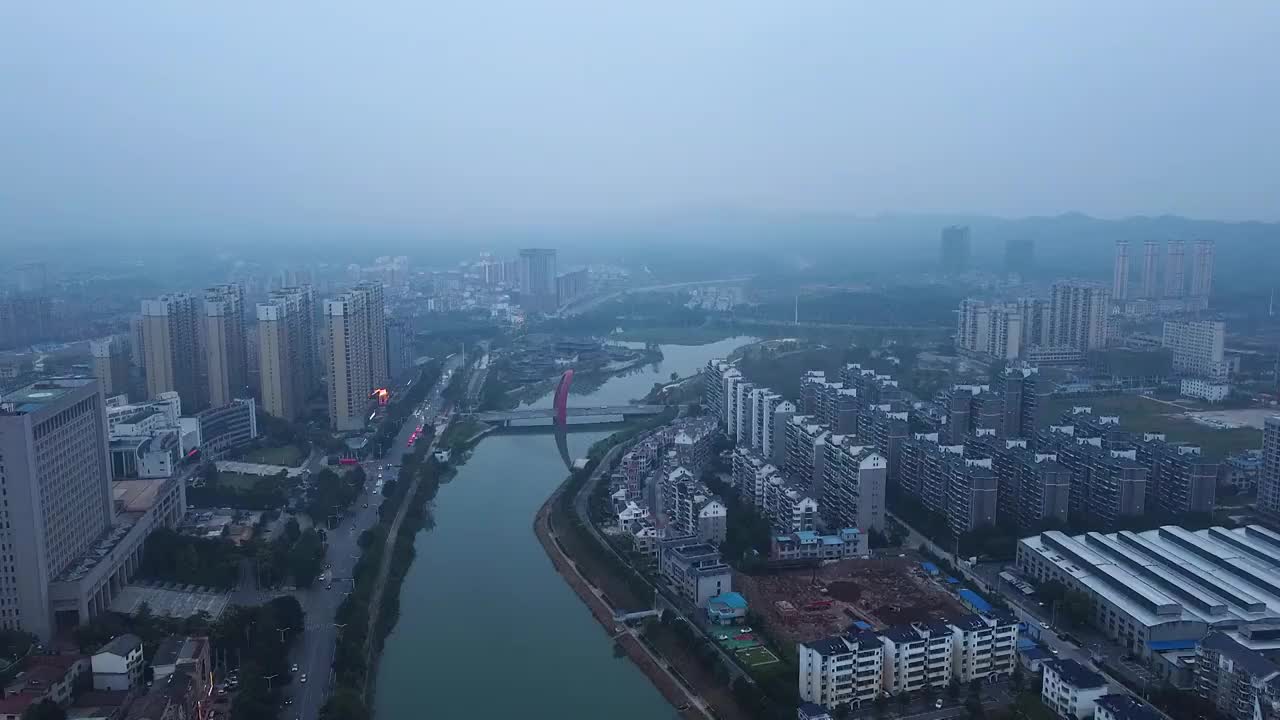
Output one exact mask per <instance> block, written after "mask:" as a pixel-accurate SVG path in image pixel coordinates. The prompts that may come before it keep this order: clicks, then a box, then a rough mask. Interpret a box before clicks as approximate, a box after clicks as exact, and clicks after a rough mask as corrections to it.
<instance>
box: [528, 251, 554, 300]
mask: <svg viewBox="0 0 1280 720" xmlns="http://www.w3.org/2000/svg"><path fill="white" fill-rule="evenodd" d="M520 305H521V307H523V308H524V309H525V310H526V311H529V312H553V311H554V310H555V309H556V251H555V250H550V249H546V248H525V249H523V250H521V251H520Z"/></svg>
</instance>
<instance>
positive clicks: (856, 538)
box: [770, 528, 867, 560]
mask: <svg viewBox="0 0 1280 720" xmlns="http://www.w3.org/2000/svg"><path fill="white" fill-rule="evenodd" d="M866 555H867V535H866V533H863V532H860V531H859V530H858V529H857V528H844V529H842V530H839V531H837V532H835V533H832V534H829V535H819V534H818V533H816V532H814V531H812V530H801V531H799V532H793V533H788V534H786V535H775V536H774V538H773V546H772V550H771V552H770V557H771V558H772V559H774V560H847V559H849V558H858V557H866Z"/></svg>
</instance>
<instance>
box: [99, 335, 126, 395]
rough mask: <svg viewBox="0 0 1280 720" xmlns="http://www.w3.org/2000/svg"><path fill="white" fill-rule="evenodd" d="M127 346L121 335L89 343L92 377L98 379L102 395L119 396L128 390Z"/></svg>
mask: <svg viewBox="0 0 1280 720" xmlns="http://www.w3.org/2000/svg"><path fill="white" fill-rule="evenodd" d="M128 344H129V343H128V340H127V339H126V338H125V337H124V336H121V335H112V336H111V337H106V338H102V339H101V340H90V341H89V352H90V354H91V355H93V376H94V377H95V378H97V379H98V383H99V384H100V385H101V386H102V393H103V394H104V395H119V394H121V393H125V392H128V390H129V353H128Z"/></svg>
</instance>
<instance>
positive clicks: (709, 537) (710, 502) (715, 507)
mask: <svg viewBox="0 0 1280 720" xmlns="http://www.w3.org/2000/svg"><path fill="white" fill-rule="evenodd" d="M694 511H695V514H696V515H697V528H696V533H695V534H696V535H697V536H698V539H699V540H701V541H702V542H708V543H715V544H716V545H719V544H720V543H722V542H724V538H725V535H726V534H727V533H728V532H729V511H728V509H727V508H726V507H725V506H724V503H722V502H720V501H719V500H717V499H716V498H703V499H702V500H701V501H699V502H698V504H697V507H695V508H694Z"/></svg>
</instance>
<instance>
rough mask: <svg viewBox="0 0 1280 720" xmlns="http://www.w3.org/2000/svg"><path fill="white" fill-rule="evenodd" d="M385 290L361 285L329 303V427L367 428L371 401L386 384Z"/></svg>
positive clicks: (342, 429) (374, 286)
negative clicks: (370, 398) (383, 300)
mask: <svg viewBox="0 0 1280 720" xmlns="http://www.w3.org/2000/svg"><path fill="white" fill-rule="evenodd" d="M382 304H383V303H382V286H381V285H378V284H375V283H360V284H359V285H356V286H355V287H354V288H352V289H351V290H348V291H347V292H345V293H342V294H341V295H339V296H338V297H336V298H333V299H331V300H326V301H325V303H324V313H325V321H326V328H327V335H328V346H329V373H328V374H329V421H330V424H331V425H332V427H333V428H334V429H335V430H339V431H352V430H360V429H362V428H364V426H365V423H366V422H367V420H368V418H367V416H366V414H365V413H366V411H367V409H368V408H369V405H370V400H369V396H370V393H372V392H373V391H374V390H375V389H376V388H378V387H381V386H382V385H383V384H385V382H386V379H387V349H386V342H387V334H386V315H385V312H384V311H383V307H382Z"/></svg>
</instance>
